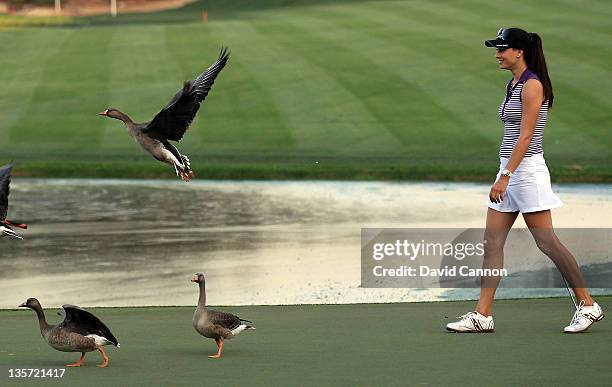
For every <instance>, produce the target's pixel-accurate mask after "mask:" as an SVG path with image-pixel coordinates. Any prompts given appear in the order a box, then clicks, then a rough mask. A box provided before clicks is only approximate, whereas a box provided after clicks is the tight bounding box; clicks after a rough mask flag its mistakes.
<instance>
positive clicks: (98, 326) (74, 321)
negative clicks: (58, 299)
mask: <svg viewBox="0 0 612 387" xmlns="http://www.w3.org/2000/svg"><path fill="white" fill-rule="evenodd" d="M62 308H63V309H64V313H65V317H64V321H62V323H61V324H60V325H59V326H60V327H61V328H63V329H66V330H68V331H70V332H74V333H78V334H81V335H83V336H87V335H98V336H101V337H104V338H105V339H106V340H108V341H110V342H111V343H113V344H114V345H115V346H117V345H119V342H118V341H117V339H116V338H115V336H114V335H113V333H112V332H111V331H110V329H108V327H107V326H106V325H105V324H104V323H103V322H102V321H100V319H99V318H97V317H96V316H94V315H93V314H91V313H89V312H88V311H86V310H83V309H81V308H79V307H78V306H76V305H62Z"/></svg>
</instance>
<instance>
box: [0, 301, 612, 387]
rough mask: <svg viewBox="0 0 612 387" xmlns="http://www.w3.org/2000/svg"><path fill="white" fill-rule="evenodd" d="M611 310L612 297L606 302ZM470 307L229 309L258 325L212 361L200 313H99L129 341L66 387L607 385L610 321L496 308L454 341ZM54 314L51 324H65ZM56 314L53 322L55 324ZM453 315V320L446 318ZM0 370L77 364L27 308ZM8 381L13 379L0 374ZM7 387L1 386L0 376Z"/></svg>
mask: <svg viewBox="0 0 612 387" xmlns="http://www.w3.org/2000/svg"><path fill="white" fill-rule="evenodd" d="M598 302H599V303H600V304H601V305H602V307H603V308H604V310H610V309H612V297H599V298H598ZM471 307H473V302H440V303H412V304H379V305H327V306H257V307H232V308H222V309H224V310H229V311H232V312H235V313H237V314H238V315H240V316H241V317H243V318H248V319H250V320H253V321H254V322H255V323H256V326H257V330H255V331H249V332H245V333H243V334H241V335H240V336H239V337H238V338H236V339H235V340H232V341H229V342H227V345H226V346H225V349H224V357H223V358H222V359H220V360H212V359H208V358H207V357H206V355H208V354H212V353H214V352H215V350H216V347H215V344H214V342H213V341H211V340H208V339H204V338H202V337H200V336H199V335H198V334H197V333H196V332H195V331H194V330H193V328H192V327H191V316H192V313H193V308H182V307H181V308H112V309H94V310H93V311H94V313H95V314H97V315H98V316H99V317H100V318H102V319H103V320H104V321H105V322H106V323H107V324H108V325H109V327H110V328H111V329H112V330H113V333H115V335H116V336H117V338H118V339H119V341H120V343H121V348H118V349H117V348H109V349H108V353H109V357H110V365H109V368H107V369H99V368H97V367H95V366H94V364H97V363H99V362H100V360H101V359H100V356H99V354H97V353H91V354H89V355H87V358H86V360H87V363H86V366H85V367H81V368H79V369H68V371H67V374H66V376H65V379H64V380H63V384H69V385H93V384H95V385H109V386H116V385H130V386H134V385H172V386H180V385H196V384H198V385H202V384H205V385H224V386H227V385H231V386H238V385H243V386H244V385H248V386H258V385H262V386H269V385H277V386H293V385H333V386H342V385H346V386H355V385H370V386H374V385H376V386H390V385H403V386H405V385H434V386H436V385H482V386H491V385H509V386H518V385H551V386H559V385H578V384H580V385H594V386H595V385H604V384H607V383H609V380H610V378H611V377H612V371H611V368H610V364H611V361H612V355H611V354H610V351H609V343H610V337H611V334H612V330H611V329H610V324H609V321H607V319H604V320H603V321H602V322H600V323H598V324H596V325H595V326H594V327H593V328H592V329H591V330H590V331H589V332H588V333H584V334H580V335H565V334H563V333H561V329H562V327H563V326H564V325H565V324H566V323H567V322H568V321H569V319H570V317H571V314H572V306H571V302H570V301H569V299H532V300H500V301H498V302H497V303H496V309H495V318H496V333H495V334H485V335H469V334H468V335H461V334H452V333H446V332H445V331H444V325H445V324H446V323H447V322H448V321H450V319H451V318H454V317H455V316H457V315H458V314H463V313H465V311H466V310H469V309H470V308H471ZM52 312H54V311H52V310H48V311H47V314H48V315H51V316H48V319H49V320H53V321H55V320H57V316H55V315H54V314H53V313H52ZM50 317H51V318H50ZM446 317H449V318H446ZM0 331H1V332H2V341H1V342H0V365H2V366H3V368H1V369H2V370H3V372H4V373H6V370H7V366H9V367H61V366H63V365H64V364H66V363H68V362H72V361H74V360H76V359H77V358H78V354H74V353H62V352H57V351H55V350H53V349H52V348H50V347H48V346H47V344H46V343H45V342H44V341H43V339H42V338H41V337H40V334H39V332H38V324H37V322H36V319H35V315H34V313H33V312H32V311H31V310H21V311H2V312H0ZM1 377H2V378H4V377H5V375H2V376H1ZM0 380H3V379H0Z"/></svg>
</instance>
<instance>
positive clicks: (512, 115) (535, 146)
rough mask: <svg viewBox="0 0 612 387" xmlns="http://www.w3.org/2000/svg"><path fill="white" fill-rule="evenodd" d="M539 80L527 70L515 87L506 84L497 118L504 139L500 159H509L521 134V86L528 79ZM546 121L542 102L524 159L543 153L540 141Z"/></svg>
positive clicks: (546, 113)
mask: <svg viewBox="0 0 612 387" xmlns="http://www.w3.org/2000/svg"><path fill="white" fill-rule="evenodd" d="M532 78H533V79H539V78H538V76H537V75H536V74H535V73H533V72H532V71H531V70H529V69H527V70H525V71H524V72H523V74H521V77H520V78H519V81H518V82H517V83H516V85H514V86H512V80H510V82H508V86H507V87H506V98H505V99H504V102H503V103H502V104H501V106H500V107H499V118H500V119H501V120H502V122H503V123H504V137H503V139H502V143H501V146H500V148H499V156H500V157H510V154H511V153H512V150H513V149H514V146H515V145H516V143H517V141H518V139H519V135H520V132H521V120H522V118H523V101H522V99H521V91H522V90H523V85H524V84H525V82H527V80H528V79H532ZM547 119H548V101H544V102H543V103H542V106H541V107H540V113H539V114H538V119H537V121H536V126H535V129H534V131H533V137H532V138H531V143H530V144H529V148H528V149H527V152H526V153H525V157H530V156H533V155H536V154H540V153H544V148H542V139H543V138H544V126H545V125H546V120H547Z"/></svg>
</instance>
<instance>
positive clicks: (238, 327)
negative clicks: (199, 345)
mask: <svg viewBox="0 0 612 387" xmlns="http://www.w3.org/2000/svg"><path fill="white" fill-rule="evenodd" d="M191 282H195V283H197V284H198V285H199V287H200V298H199V299H198V307H197V308H196V310H195V313H194V314H193V320H192V323H193V327H194V328H195V330H196V331H197V332H198V333H199V334H201V335H202V336H204V337H208V338H209V339H214V340H215V342H216V343H217V348H218V350H217V353H216V354H215V355H209V356H208V357H210V358H214V359H218V358H220V357H221V351H223V341H224V340H229V339H231V338H233V337H234V336H236V335H237V334H239V333H240V332H242V331H244V330H247V329H255V327H254V326H252V325H249V324H246V323H251V324H252V323H253V322H252V321H249V320H244V319H241V318H240V317H238V316H234V315H233V314H230V313H225V312H218V311H215V310H208V308H207V307H206V280H205V279H204V274H202V273H196V274H194V275H193V277H192V278H191Z"/></svg>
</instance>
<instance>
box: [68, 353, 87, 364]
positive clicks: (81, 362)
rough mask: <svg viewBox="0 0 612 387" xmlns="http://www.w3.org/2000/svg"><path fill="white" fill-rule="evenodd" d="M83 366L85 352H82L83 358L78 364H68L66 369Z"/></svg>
mask: <svg viewBox="0 0 612 387" xmlns="http://www.w3.org/2000/svg"><path fill="white" fill-rule="evenodd" d="M83 364H85V352H81V358H80V359H79V360H78V361H77V362H76V363H72V364H66V367H80V366H82V365H83Z"/></svg>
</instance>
